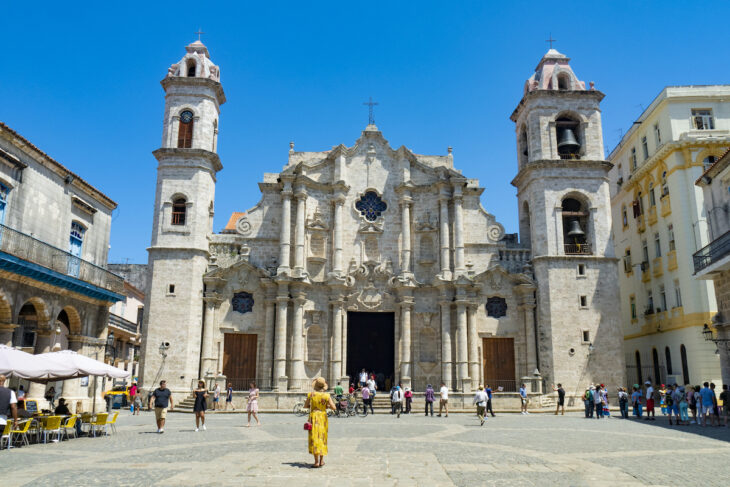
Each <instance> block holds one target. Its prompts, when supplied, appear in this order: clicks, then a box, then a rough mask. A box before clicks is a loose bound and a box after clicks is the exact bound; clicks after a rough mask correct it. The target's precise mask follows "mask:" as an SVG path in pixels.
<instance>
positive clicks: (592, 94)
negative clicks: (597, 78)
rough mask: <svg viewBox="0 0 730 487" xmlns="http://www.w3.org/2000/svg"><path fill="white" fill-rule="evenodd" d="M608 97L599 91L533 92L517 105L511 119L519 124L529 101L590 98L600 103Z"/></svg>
mask: <svg viewBox="0 0 730 487" xmlns="http://www.w3.org/2000/svg"><path fill="white" fill-rule="evenodd" d="M605 96H606V95H604V94H603V93H602V92H600V91H598V90H566V91H559V90H533V91H530V92H528V93H527V94H525V96H523V97H522V99H521V100H520V102H519V103H518V104H517V107H516V108H515V109H514V111H513V112H512V115H510V117H509V119H510V120H512V121H513V122H517V119H518V118H519V113H520V112H521V111H522V109H523V108H524V106H525V105H526V104H527V102H528V101H529V100H533V99H537V98H557V99H561V98H576V97H579V98H589V99H594V100H596V102H599V103H600V101H601V100H603V98H604V97H605Z"/></svg>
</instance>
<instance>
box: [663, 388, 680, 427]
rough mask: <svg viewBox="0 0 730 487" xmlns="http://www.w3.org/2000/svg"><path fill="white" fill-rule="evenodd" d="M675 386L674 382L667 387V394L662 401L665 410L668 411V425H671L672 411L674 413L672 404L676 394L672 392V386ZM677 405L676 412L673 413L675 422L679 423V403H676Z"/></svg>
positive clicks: (673, 404)
mask: <svg viewBox="0 0 730 487" xmlns="http://www.w3.org/2000/svg"><path fill="white" fill-rule="evenodd" d="M675 387H677V386H676V384H674V385H670V386H669V388H668V389H667V395H666V397H665V398H664V402H665V404H666V405H667V411H668V412H669V425H670V426H671V425H672V413H674V406H675V402H674V401H675V399H676V395H675V394H674V388H675ZM676 406H677V414H676V415H675V418H676V421H677V424H679V403H677V404H676Z"/></svg>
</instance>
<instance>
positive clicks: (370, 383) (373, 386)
mask: <svg viewBox="0 0 730 487" xmlns="http://www.w3.org/2000/svg"><path fill="white" fill-rule="evenodd" d="M365 387H367V388H368V389H370V398H371V399H372V398H373V397H375V391H377V390H378V383H377V382H376V381H375V375H373V376H371V377H370V378H369V379H368V380H367V381H365Z"/></svg>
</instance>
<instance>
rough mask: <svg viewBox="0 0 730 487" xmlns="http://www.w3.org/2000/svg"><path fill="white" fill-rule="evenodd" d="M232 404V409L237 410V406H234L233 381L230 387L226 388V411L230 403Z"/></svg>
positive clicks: (229, 384)
mask: <svg viewBox="0 0 730 487" xmlns="http://www.w3.org/2000/svg"><path fill="white" fill-rule="evenodd" d="M229 404H230V406H231V409H232V410H233V411H235V410H236V408H235V407H233V383H232V382H229V383H228V387H227V388H226V409H225V411H228V405H229Z"/></svg>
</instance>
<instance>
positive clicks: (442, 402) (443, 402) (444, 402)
mask: <svg viewBox="0 0 730 487" xmlns="http://www.w3.org/2000/svg"><path fill="white" fill-rule="evenodd" d="M439 395H440V396H441V399H439V413H438V417H439V418H440V417H441V411H442V410H444V409H445V410H446V417H447V418H448V417H449V388H448V387H446V384H445V383H444V382H442V383H441V389H439Z"/></svg>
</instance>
